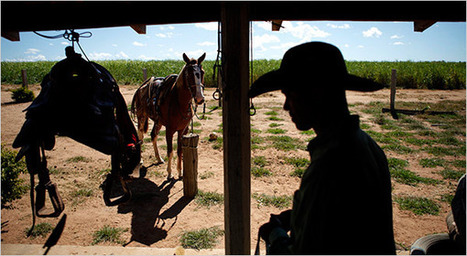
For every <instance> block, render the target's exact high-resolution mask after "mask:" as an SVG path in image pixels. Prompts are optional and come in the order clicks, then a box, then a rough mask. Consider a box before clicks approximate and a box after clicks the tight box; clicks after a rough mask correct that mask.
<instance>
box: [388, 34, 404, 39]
mask: <svg viewBox="0 0 467 256" xmlns="http://www.w3.org/2000/svg"><path fill="white" fill-rule="evenodd" d="M402 37H403V36H399V35H393V36H391V39H401V38H402Z"/></svg>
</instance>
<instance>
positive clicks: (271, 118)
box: [268, 116, 284, 121]
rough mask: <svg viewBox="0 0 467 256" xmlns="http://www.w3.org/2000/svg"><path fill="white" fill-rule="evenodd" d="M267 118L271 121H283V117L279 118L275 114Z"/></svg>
mask: <svg viewBox="0 0 467 256" xmlns="http://www.w3.org/2000/svg"><path fill="white" fill-rule="evenodd" d="M268 120H271V121H284V119H282V118H279V117H277V116H270V117H268Z"/></svg>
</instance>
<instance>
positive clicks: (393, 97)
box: [389, 69, 399, 119]
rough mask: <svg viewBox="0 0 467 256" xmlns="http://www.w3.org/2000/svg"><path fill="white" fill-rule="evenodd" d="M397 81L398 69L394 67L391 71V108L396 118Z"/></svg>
mask: <svg viewBox="0 0 467 256" xmlns="http://www.w3.org/2000/svg"><path fill="white" fill-rule="evenodd" d="M396 81H397V71H396V70H395V69H392V72H391V96H390V102H389V104H390V110H391V115H392V117H393V118H394V119H398V118H399V117H398V116H397V113H396V111H395V104H396Z"/></svg>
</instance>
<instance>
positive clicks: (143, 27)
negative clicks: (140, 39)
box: [130, 24, 146, 35]
mask: <svg viewBox="0 0 467 256" xmlns="http://www.w3.org/2000/svg"><path fill="white" fill-rule="evenodd" d="M130 27H131V28H132V29H133V30H134V31H136V33H138V34H140V35H145V34H146V25H144V24H133V25H130Z"/></svg>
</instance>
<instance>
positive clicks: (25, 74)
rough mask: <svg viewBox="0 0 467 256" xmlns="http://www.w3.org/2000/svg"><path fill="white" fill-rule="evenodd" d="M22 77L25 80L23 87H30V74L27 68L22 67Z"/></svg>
mask: <svg viewBox="0 0 467 256" xmlns="http://www.w3.org/2000/svg"><path fill="white" fill-rule="evenodd" d="M21 79H22V80H23V87H24V88H26V89H28V74H27V72H26V69H21Z"/></svg>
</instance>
